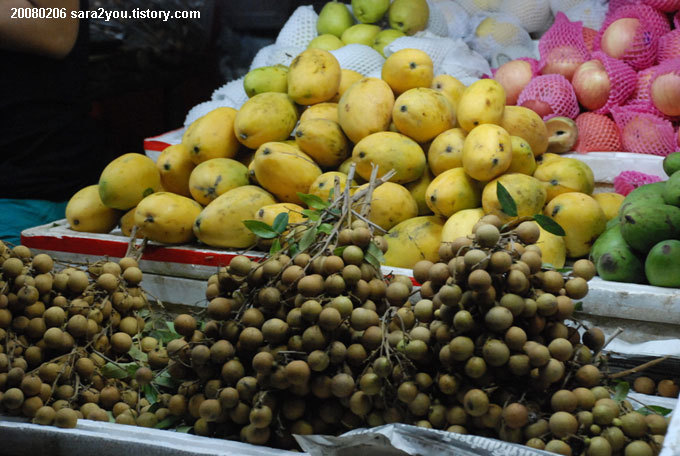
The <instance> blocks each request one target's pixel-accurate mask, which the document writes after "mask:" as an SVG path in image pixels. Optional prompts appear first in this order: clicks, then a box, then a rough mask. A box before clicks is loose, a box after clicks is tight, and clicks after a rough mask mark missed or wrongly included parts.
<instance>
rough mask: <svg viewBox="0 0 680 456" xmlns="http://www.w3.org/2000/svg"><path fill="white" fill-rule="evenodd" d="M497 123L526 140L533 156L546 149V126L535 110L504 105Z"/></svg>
mask: <svg viewBox="0 0 680 456" xmlns="http://www.w3.org/2000/svg"><path fill="white" fill-rule="evenodd" d="M499 125H500V126H501V127H503V128H505V130H506V131H507V132H508V133H510V134H511V135H512V136H519V137H520V138H523V139H524V140H525V141H526V142H528V143H529V145H530V146H531V150H532V152H533V153H534V156H535V157H539V156H541V155H543V154H544V153H545V152H546V150H548V138H549V135H548V128H547V127H546V126H545V122H543V119H541V117H540V116H539V115H538V114H536V112H535V111H533V110H531V109H529V108H525V107H523V106H506V107H505V109H504V110H503V117H502V119H501V122H500V124H499Z"/></svg>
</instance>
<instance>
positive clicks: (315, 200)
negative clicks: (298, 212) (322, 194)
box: [297, 192, 330, 210]
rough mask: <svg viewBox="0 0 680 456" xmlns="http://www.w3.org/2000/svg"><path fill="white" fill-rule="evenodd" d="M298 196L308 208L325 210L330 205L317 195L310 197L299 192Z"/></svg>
mask: <svg viewBox="0 0 680 456" xmlns="http://www.w3.org/2000/svg"><path fill="white" fill-rule="evenodd" d="M297 196H298V197H299V198H300V199H301V200H302V202H303V203H305V205H306V206H307V207H309V208H312V209H317V210H323V209H326V208H327V207H328V206H329V205H330V203H329V202H328V201H324V200H322V199H321V198H319V197H318V196H316V195H308V194H305V193H300V192H297Z"/></svg>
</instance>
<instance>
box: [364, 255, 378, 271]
mask: <svg viewBox="0 0 680 456" xmlns="http://www.w3.org/2000/svg"><path fill="white" fill-rule="evenodd" d="M364 260H366V261H367V262H368V264H370V265H371V266H373V267H374V268H376V269H380V260H378V259H377V258H376V257H375V256H373V255H371V254H370V253H368V252H366V254H365V255H364Z"/></svg>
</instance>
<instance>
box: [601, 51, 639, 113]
mask: <svg viewBox="0 0 680 456" xmlns="http://www.w3.org/2000/svg"><path fill="white" fill-rule="evenodd" d="M593 59H597V60H599V61H600V62H602V65H604V68H605V70H606V71H607V75H609V85H610V90H609V99H607V103H605V105H604V106H602V107H601V108H600V109H598V110H596V111H595V112H596V113H598V114H607V113H608V112H610V111H611V109H612V108H613V107H614V106H619V105H621V104H623V103H624V102H625V101H626V100H627V99H628V98H629V97H630V96H631V94H632V93H633V92H634V91H635V87H636V86H637V73H636V72H635V70H634V69H632V68H631V67H630V66H628V65H627V64H626V63H624V62H622V61H621V60H618V59H615V58H612V57H609V56H608V55H607V54H605V53H604V52H602V51H597V52H594V53H593Z"/></svg>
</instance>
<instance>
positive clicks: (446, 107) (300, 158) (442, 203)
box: [67, 49, 620, 268]
mask: <svg viewBox="0 0 680 456" xmlns="http://www.w3.org/2000/svg"><path fill="white" fill-rule="evenodd" d="M281 72H284V71H283V70H282V69H281ZM284 82H285V84H280V85H277V84H270V85H269V86H268V87H267V89H266V90H267V91H263V92H261V93H256V94H254V95H253V96H252V97H251V98H249V99H248V101H246V102H245V103H244V104H243V106H242V107H241V108H240V109H239V110H238V111H237V110H235V109H233V108H228V107H223V108H218V109H215V110H214V111H211V112H209V113H208V114H206V115H205V116H203V117H201V118H199V119H197V120H196V121H195V122H194V123H192V124H191V125H190V126H189V127H188V128H187V130H186V132H185V133H184V136H183V139H182V142H181V144H178V145H173V146H170V147H168V148H167V149H165V150H164V151H163V153H162V154H161V156H160V157H159V159H158V162H157V163H156V164H154V163H153V162H152V160H151V159H149V158H147V157H145V156H142V155H139V154H126V155H123V156H121V157H119V158H118V159H116V160H114V161H113V162H111V163H110V164H109V165H108V166H107V168H106V169H105V170H104V172H103V173H102V175H101V177H100V180H99V184H98V185H97V186H92V187H89V188H87V189H83V190H82V191H81V192H79V193H78V194H77V195H75V196H74V197H73V199H72V200H71V202H70V204H69V208H68V210H67V218H68V219H69V223H70V225H71V227H72V228H73V229H74V230H80V231H94V232H108V231H109V230H111V229H112V228H113V227H114V226H115V225H116V224H117V223H120V224H121V227H122V229H123V233H125V234H129V233H130V232H131V229H132V226H136V227H137V228H136V230H137V231H136V233H137V235H138V236H146V237H147V238H149V239H151V240H153V241H157V242H162V243H188V242H192V241H194V240H195V239H198V240H199V241H200V242H202V243H204V244H206V245H209V246H214V247H222V248H232V249H234V248H236V249H240V248H246V247H252V246H254V245H255V243H256V237H255V235H254V234H253V233H252V232H251V231H250V230H248V229H247V228H246V227H245V225H244V224H243V223H242V221H243V220H260V221H264V222H265V223H271V222H272V221H273V220H274V218H275V217H276V215H277V214H279V213H281V212H288V213H289V216H290V217H293V216H295V217H298V218H299V219H302V218H303V217H302V215H301V214H302V212H303V211H304V210H305V207H304V206H305V205H304V204H303V201H302V199H301V197H300V195H301V194H313V195H317V196H319V197H320V198H321V199H324V200H325V199H327V198H328V197H329V195H330V190H331V189H332V188H333V185H334V182H335V181H336V180H339V182H340V187H341V188H344V187H345V186H346V185H350V187H351V189H352V191H354V190H355V189H356V188H357V187H358V186H360V185H362V184H364V185H365V182H366V180H368V178H369V177H370V174H371V170H372V167H373V166H377V167H378V177H381V176H383V175H385V173H387V172H388V171H390V170H394V171H395V174H394V175H393V176H392V178H391V179H390V181H389V182H387V183H385V184H384V185H381V186H380V187H378V188H376V192H375V194H374V195H373V198H372V200H371V211H370V214H369V216H368V218H369V220H370V222H372V223H374V224H375V225H377V226H378V227H379V228H381V229H383V230H384V231H385V232H387V234H386V238H387V240H388V242H389V243H390V251H389V254H387V256H386V261H387V264H389V265H391V266H395V267H405V268H412V267H413V265H414V264H415V263H416V262H417V261H419V260H423V259H427V260H429V261H436V260H437V258H438V256H437V252H438V249H439V246H440V243H441V242H442V241H444V242H451V241H452V240H454V239H455V238H456V237H459V236H464V235H468V234H471V229H472V227H473V226H474V224H475V223H477V221H478V220H479V219H480V218H481V217H482V216H483V215H485V214H493V215H496V216H498V217H500V219H501V220H502V221H503V222H504V223H509V222H511V223H514V222H520V221H522V218H523V217H531V216H533V215H534V214H537V213H538V214H540V213H543V214H545V215H546V216H548V217H551V218H552V219H554V220H555V221H556V222H557V223H559V224H560V225H561V226H562V227H563V228H564V229H565V231H566V236H564V237H563V238H561V237H558V236H554V235H551V234H550V233H548V232H542V235H541V239H540V241H539V242H540V243H542V244H543V250H544V251H543V258H544V260H545V261H546V262H548V263H550V264H551V265H553V266H555V267H562V266H563V264H564V262H565V258H566V257H572V258H580V257H584V256H586V255H588V253H589V252H590V247H591V245H592V243H593V242H594V240H595V239H596V238H597V236H599V235H600V234H601V233H602V232H603V231H604V229H605V224H606V222H607V219H608V216H607V214H610V213H612V212H615V210H616V207H617V205H618V204H619V203H620V200H617V198H616V197H611V198H607V197H606V196H603V197H600V196H598V197H597V198H598V199H595V197H593V196H591V194H592V192H593V188H594V179H593V173H592V171H591V170H590V169H589V167H588V166H587V165H585V164H584V163H582V162H580V161H579V160H576V159H572V158H565V157H561V156H559V155H558V154H555V153H552V151H558V152H564V151H566V150H568V149H569V145H570V144H573V141H572V140H573V135H570V134H565V132H566V131H571V130H569V128H571V127H573V125H571V124H569V122H571V121H570V120H569V119H561V118H557V119H551V121H550V122H551V123H549V124H546V123H544V122H543V120H542V119H541V118H540V117H539V116H538V115H537V114H536V113H535V112H534V111H532V110H530V109H527V108H524V107H521V106H506V105H505V100H506V95H505V91H504V89H503V87H502V86H501V85H500V84H499V83H498V82H496V81H494V80H492V79H485V80H480V81H477V82H475V83H473V84H471V85H470V86H469V87H465V86H464V85H463V84H462V83H460V82H459V81H458V80H457V79H455V78H453V77H452V76H449V75H446V74H440V75H434V73H433V63H432V59H431V58H430V57H429V56H428V55H427V54H426V53H425V52H423V51H420V50H417V49H403V50H400V51H397V52H395V53H394V54H392V55H390V56H389V57H388V58H387V59H386V61H385V64H384V66H383V68H382V77H381V78H374V77H363V76H362V75H361V74H358V73H356V72H353V71H350V70H345V69H342V68H341V67H340V65H339V63H338V61H337V59H336V58H335V57H334V56H333V55H332V54H330V53H329V52H328V51H325V50H322V49H308V50H306V51H304V52H302V53H301V54H299V55H298V56H296V57H295V58H294V60H293V61H292V63H291V65H290V68H288V69H286V71H285V81H284ZM572 124H573V122H572ZM565 141H566V142H565ZM352 164H354V165H355V166H356V175H355V179H354V180H352V181H351V182H347V171H348V169H349V167H350V165H352ZM497 182H500V183H502V186H503V187H505V188H506V189H507V191H508V192H509V194H510V195H511V196H512V198H513V199H514V200H515V201H516V203H517V216H515V217H510V216H508V215H507V214H505V213H504V212H503V211H502V210H501V205H500V203H499V201H498V197H497V191H496V187H497V185H496V184H497ZM359 188H360V187H359ZM609 196H611V195H609ZM612 207H614V208H613V209H612Z"/></svg>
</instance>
